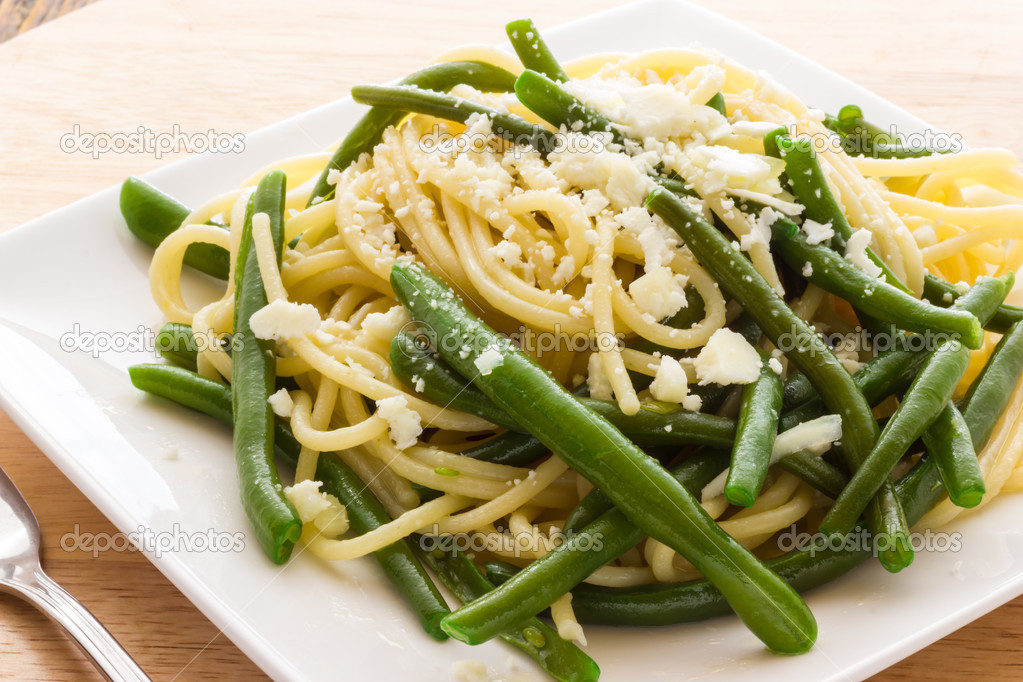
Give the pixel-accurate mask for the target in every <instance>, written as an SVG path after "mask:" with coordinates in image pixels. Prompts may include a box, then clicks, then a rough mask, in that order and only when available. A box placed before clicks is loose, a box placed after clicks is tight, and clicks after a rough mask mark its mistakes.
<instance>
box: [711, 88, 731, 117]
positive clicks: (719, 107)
mask: <svg viewBox="0 0 1023 682" xmlns="http://www.w3.org/2000/svg"><path fill="white" fill-rule="evenodd" d="M707 106H708V107H710V108H711V109H713V110H714V111H716V112H718V113H719V114H721V115H722V116H725V117H727V116H728V111H727V110H726V109H725V96H724V95H722V94H721V93H720V92H715V93H714V96H713V97H711V98H710V99H709V100H707Z"/></svg>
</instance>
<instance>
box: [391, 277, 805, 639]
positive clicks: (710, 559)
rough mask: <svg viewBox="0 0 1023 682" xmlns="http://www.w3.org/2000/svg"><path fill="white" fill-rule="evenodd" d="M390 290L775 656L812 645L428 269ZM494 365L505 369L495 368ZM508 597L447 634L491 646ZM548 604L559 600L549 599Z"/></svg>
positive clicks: (678, 497)
mask: <svg viewBox="0 0 1023 682" xmlns="http://www.w3.org/2000/svg"><path fill="white" fill-rule="evenodd" d="M391 286H392V288H393V289H394V291H395V294H396V295H397V297H398V299H399V300H400V301H401V302H402V304H403V305H404V306H405V307H406V309H408V311H409V314H410V316H411V317H412V318H413V319H414V320H417V321H420V322H422V323H425V324H426V325H428V326H429V327H430V328H431V329H434V330H437V331H439V332H440V333H443V334H450V335H453V337H454V338H455V339H456V340H459V341H460V343H459V344H458V347H460V348H461V349H462V350H463V351H464V349H465V348H468V350H469V352H468V354H466V357H464V358H463V357H462V355H463V353H462V352H459V351H458V350H456V349H452V350H450V351H449V350H447V348H448V347H449V346H450V345H451V344H447V343H442V344H440V345H439V346H438V345H437V344H434V346H435V347H438V348H439V349H440V352H441V355H442V357H443V358H444V359H445V360H446V361H447V362H448V363H449V364H451V365H452V366H453V367H454V368H455V369H456V370H457V371H458V372H460V373H461V374H462V375H463V376H473V377H474V380H475V381H476V383H477V385H478V386H479V387H480V389H482V390H483V392H484V393H486V394H487V395H488V396H489V397H490V399H491V400H493V401H494V402H495V403H497V404H498V405H499V406H500V407H502V408H504V410H505V411H506V412H508V414H509V415H510V416H511V417H513V418H514V419H515V420H516V421H518V422H519V423H520V424H523V425H524V426H527V428H529V430H530V432H531V433H533V435H535V436H537V438H539V439H540V440H541V441H542V442H544V443H545V444H546V445H547V446H548V447H550V448H551V450H552V451H553V452H554V453H556V454H557V455H558V456H559V457H561V458H562V459H563V460H564V461H565V462H567V463H568V464H569V466H571V467H573V468H574V469H575V470H576V471H578V472H579V473H581V474H582V475H584V476H586V477H587V478H589V479H590V480H591V481H592V482H593V483H594V484H595V485H596V486H597V487H599V488H601V489H602V490H603V491H604V492H605V493H607V494H608V496H609V497H610V498H611V499H612V500H613V501H614V503H615V504H616V505H617V506H618V507H619V509H620V510H621V511H622V512H624V513H628V514H629V517H628V518H629V519H631V520H632V521H633V522H634V523H636V524H637V526H638V527H639V528H640V529H641V531H642V532H645V533H647V534H649V535H650V536H651V537H654V538H657V539H658V540H660V541H661V542H664V543H665V544H667V545H668V546H669V547H672V548H673V549H675V550H676V551H679V552H680V553H681V554H682V555H683V556H685V557H686V558H687V559H688V560H689V561H690V562H692V563H693V565H694V566H696V567H697V569H698V570H700V571H701V572H702V573H703V574H704V575H706V576H708V577H709V578H710V579H712V580H713V581H715V583H716V584H718V585H719V587H720V588H721V589H722V592H723V593H724V594H725V595H726V597H727V598H728V600H729V603H731V604H732V605H733V606H734V608H735V610H736V612H737V613H738V614H739V616H740V618H742V620H743V622H745V623H746V625H747V627H749V628H750V629H751V630H752V631H753V633H754V634H756V635H757V636H758V637H760V638H761V640H763V641H764V642H765V644H767V646H768V647H769V648H771V649H773V650H776V651H782V652H789V653H798V652H802V651H805V650H807V649H808V648H809V647H811V646H812V645H813V642H814V640H815V637H816V621H814V619H813V616H812V614H810V612H809V610H808V609H807V608H806V605H805V604H804V603H803V602H802V600H801V599H799V597H798V595H796V594H795V593H794V592H793V591H792V590H791V589H790V588H789V587H788V586H787V585H785V583H784V582H783V581H781V580H779V579H778V578H777V576H775V575H774V574H772V573H771V572H770V571H767V570H765V569H764V567H763V564H761V563H760V562H759V561H758V560H757V559H756V558H755V557H753V555H752V554H750V553H749V552H748V551H747V550H746V549H745V548H743V547H742V545H740V544H739V543H737V542H736V541H735V540H734V539H733V538H731V537H730V536H729V535H727V534H726V533H725V532H724V531H722V530H721V528H720V526H718V525H717V524H716V523H715V522H714V521H713V519H711V518H710V516H709V515H707V513H706V512H705V511H704V510H703V508H702V507H701V506H700V505H699V504H698V503H697V501H696V500H695V498H694V497H693V496H692V494H690V493H689V491H687V490H686V489H685V488H684V487H683V486H682V485H680V484H679V483H678V481H676V480H675V479H674V477H672V476H671V474H670V473H668V472H667V471H666V470H665V469H664V468H663V467H662V466H661V465H660V464H659V463H658V462H657V461H656V460H654V459H653V458H651V457H649V456H648V455H646V454H645V453H643V452H642V451H641V450H639V449H638V448H637V447H636V445H634V444H633V443H632V442H631V441H629V440H628V439H627V438H626V437H624V436H623V435H622V434H621V433H620V432H619V431H618V430H617V429H615V428H614V427H613V426H611V425H610V424H608V423H607V422H606V421H605V420H603V419H602V418H600V417H599V416H597V415H596V414H594V413H593V412H591V411H590V410H588V409H587V408H586V407H583V406H582V404H581V403H580V402H579V401H577V400H576V399H575V398H574V397H572V396H571V395H570V394H569V393H568V392H566V391H565V390H564V389H563V388H562V387H561V386H560V385H559V384H558V383H557V382H556V381H554V379H553V378H552V377H551V376H550V375H549V374H548V373H547V372H546V371H544V370H543V369H542V368H540V367H539V366H537V365H536V364H535V363H533V361H532V360H530V359H529V358H528V357H526V356H525V355H524V354H523V353H522V352H521V351H519V350H517V349H516V348H514V346H512V345H511V343H510V342H509V341H508V340H507V339H505V338H503V337H501V336H499V335H498V334H496V333H495V332H494V331H493V330H491V329H490V328H489V327H487V326H486V325H485V324H484V323H483V322H482V321H480V320H479V319H478V318H476V317H475V316H474V315H472V313H470V312H469V311H468V310H467V309H466V307H465V306H464V304H462V302H461V301H460V300H458V299H457V297H456V296H455V295H454V293H453V292H452V291H451V290H450V289H449V288H448V287H447V286H446V285H445V284H444V283H443V282H441V281H440V280H439V279H437V278H436V277H434V276H433V275H431V274H430V273H429V272H428V271H427V270H426V269H425V268H423V267H422V266H421V265H418V264H416V263H405V262H398V263H396V264H395V265H394V268H393V269H392V271H391ZM434 301H436V302H437V306H436V307H434V306H433V302H434ZM495 354H497V358H494V355H495ZM496 359H499V361H500V362H499V363H495V360H496ZM478 362H479V363H480V364H485V366H486V367H487V368H488V370H489V373H487V374H480V372H479V371H478V370H479V369H480V368H479V367H478V366H477V363H478ZM477 375H479V376H478V378H476V377H477ZM616 511H618V510H616ZM609 513H612V514H613V513H615V512H609ZM604 518H606V516H605V517H601V519H604ZM601 519H598V520H597V521H596V522H594V524H591V526H590V527H592V526H593V525H596V524H598V523H599V522H600V520H601ZM603 537H604V542H605V543H607V544H608V545H614V544H619V543H620V542H621V541H622V538H621V537H613V536H610V535H609V536H603ZM574 542H575V538H572V539H569V540H568V541H567V542H566V543H565V546H567V547H569V548H572V547H573V543H574ZM627 548H628V546H624V547H622V551H624V550H625V549H627ZM584 554H586V553H584ZM548 556H549V555H548ZM587 560H588V559H587ZM538 570H539V571H540V575H548V574H546V572H545V571H544V570H543V569H542V568H541V569H538ZM507 587H508V585H503V586H502V587H501V588H500V589H498V590H495V591H493V592H491V593H489V594H487V595H486V596H484V597H482V598H480V599H477V600H476V601H474V602H472V603H471V604H468V605H466V606H463V607H462V608H461V609H458V610H457V611H456V612H454V613H452V614H451V615H450V616H447V617H445V619H444V620H443V621H442V627H444V629H445V631H446V632H447V633H448V634H450V635H452V636H453V637H455V638H456V639H459V640H462V641H468V642H480V641H485V640H486V639H488V638H489V637H491V636H493V635H494V634H496V633H497V632H498V631H499V630H500V629H501V627H500V625H501V623H502V622H507V621H502V619H504V618H506V613H507V612H510V609H511V608H513V607H514V608H521V606H520V605H519V604H518V603H509V600H508V595H509V592H511V591H510V590H507V589H506V588H507ZM546 596H548V597H551V596H553V597H556V596H558V595H551V594H550V592H549V591H548V592H546ZM516 601H517V598H516ZM532 603H535V601H534V602H532ZM534 613H535V612H534Z"/></svg>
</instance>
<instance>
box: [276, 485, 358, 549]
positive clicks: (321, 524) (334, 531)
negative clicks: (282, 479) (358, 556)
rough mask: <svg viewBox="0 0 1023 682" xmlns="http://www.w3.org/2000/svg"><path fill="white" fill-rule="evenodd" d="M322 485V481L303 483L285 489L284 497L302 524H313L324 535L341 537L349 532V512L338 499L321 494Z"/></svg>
mask: <svg viewBox="0 0 1023 682" xmlns="http://www.w3.org/2000/svg"><path fill="white" fill-rule="evenodd" d="M321 485H323V484H322V483H321V482H320V481H308V480H307V481H301V482H299V483H296V484H295V485H293V486H290V487H287V488H285V489H284V495H285V496H286V497H287V498H288V500H289V501H290V502H291V504H293V505H294V506H295V511H297V512H298V517H299V518H300V519H302V523H311V524H313V525H314V526H316V528H317V529H318V530H319V531H320V532H321V533H322V534H323V535H327V536H337V535H341V534H342V533H344V532H345V531H347V530H348V512H347V510H346V509H345V507H344V505H342V504H341V502H340V501H339V500H338V499H337V498H336V497H334V496H333V495H330V494H328V493H324V492H320V486H321Z"/></svg>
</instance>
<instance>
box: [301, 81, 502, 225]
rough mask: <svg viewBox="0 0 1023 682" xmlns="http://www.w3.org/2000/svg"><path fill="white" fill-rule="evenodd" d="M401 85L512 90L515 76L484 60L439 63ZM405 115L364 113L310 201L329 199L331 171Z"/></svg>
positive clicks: (357, 154)
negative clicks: (328, 179)
mask: <svg viewBox="0 0 1023 682" xmlns="http://www.w3.org/2000/svg"><path fill="white" fill-rule="evenodd" d="M398 83H399V84H400V85H411V86H415V87H419V88H425V89H427V90H442V91H447V90H450V89H451V88H453V87H454V86H456V85H460V84H463V83H464V84H465V85H469V86H471V87H473V88H476V89H477V90H481V91H483V92H511V91H512V88H513V87H514V85H515V76H513V75H512V74H511V73H509V72H508V71H506V70H504V69H502V68H500V67H499V66H494V65H493V64H488V63H487V62H441V63H439V64H431V65H430V66H427V67H426V68H425V69H420V70H419V71H416V72H415V73H413V74H411V75H409V76H406V77H405V78H403V79H402V80H400V81H398ZM403 118H405V112H403V111H395V110H394V109H390V108H379V107H374V108H372V109H370V110H369V111H368V112H366V115H365V116H363V117H362V118H361V119H359V121H358V122H357V123H356V124H355V125H354V126H352V129H351V130H349V131H348V134H347V135H345V138H344V139H343V140H341V144H339V145H338V148H337V149H336V150H335V151H334V155H333V156H331V158H330V161H329V162H328V163H327V166H326V168H324V169H323V171H322V172H321V173H320V176H319V177H318V178H317V179H316V184H315V185H314V186H313V191H312V193H311V194H310V195H309V203H308V204H307V205H312V204H314V203H316V200H317V199H321V200H323V201H329V200H330V199H332V198H333V197H334V185H332V184H330V183H329V182H327V178H328V177H329V176H330V171H332V170H336V171H339V172H340V171H343V170H344V169H346V168H348V166H350V165H352V164H353V163H355V162H356V161H357V160H358V159H359V157H360V156H361V155H363V154H367V153H369V152H371V151H372V150H373V147H375V146H376V145H377V144H378V143H379V142H380V139H381V138H382V137H383V135H384V131H385V130H387V129H388V128H389V127H391V126H393V125H398V124H399V123H401V120H402V119H403Z"/></svg>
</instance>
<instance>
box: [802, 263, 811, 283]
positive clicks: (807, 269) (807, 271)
mask: <svg viewBox="0 0 1023 682" xmlns="http://www.w3.org/2000/svg"><path fill="white" fill-rule="evenodd" d="M802 272H803V277H806V278H808V279H809V278H810V277H813V264H812V263H811V262H810V261H806V262H805V263H803V270H802Z"/></svg>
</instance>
